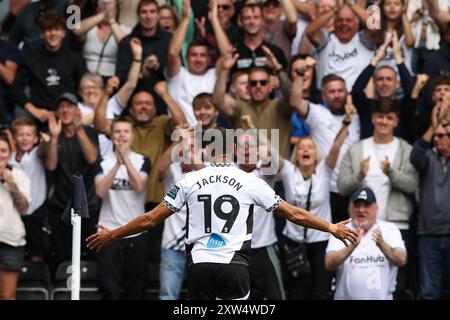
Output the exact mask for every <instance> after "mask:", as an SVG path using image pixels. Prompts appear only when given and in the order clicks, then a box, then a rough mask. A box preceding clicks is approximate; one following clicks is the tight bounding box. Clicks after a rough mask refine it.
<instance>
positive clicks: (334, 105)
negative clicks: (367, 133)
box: [290, 74, 360, 221]
mask: <svg viewBox="0 0 450 320" xmlns="http://www.w3.org/2000/svg"><path fill="white" fill-rule="evenodd" d="M304 78H305V75H304V74H300V75H298V74H297V75H296V76H295V79H294V83H293V85H292V86H293V88H292V95H291V103H290V104H291V106H292V107H294V108H295V110H296V112H297V114H298V115H299V116H300V118H301V119H302V120H304V121H305V123H306V124H307V125H308V126H309V130H310V135H311V137H312V139H313V140H314V142H315V143H316V144H317V148H318V149H319V152H320V155H321V156H322V157H324V158H325V157H327V156H328V154H329V152H330V149H331V146H332V145H333V142H334V139H335V137H336V135H337V133H338V132H339V130H340V129H341V127H342V122H343V121H344V118H345V114H346V113H348V114H349V116H350V119H351V121H350V123H348V124H349V127H348V136H347V138H346V139H345V141H344V143H343V144H342V146H341V150H340V152H339V157H338V159H337V163H336V166H335V167H334V170H333V174H332V176H331V180H330V205H331V214H332V219H333V221H341V220H344V219H347V218H348V215H347V208H348V197H342V196H341V195H339V190H338V188H337V179H338V176H339V167H340V164H341V162H342V158H343V157H344V154H345V153H346V152H347V150H348V149H349V148H350V146H351V145H353V144H354V143H356V142H358V141H359V136H360V124H359V116H358V114H356V108H355V106H354V105H353V102H352V99H351V95H350V94H349V93H348V91H347V89H346V87H345V80H344V79H343V78H341V77H339V76H337V75H335V74H329V75H327V76H325V77H324V78H323V80H322V98H323V100H324V105H319V104H314V103H311V102H309V101H308V100H306V99H303V83H304Z"/></svg>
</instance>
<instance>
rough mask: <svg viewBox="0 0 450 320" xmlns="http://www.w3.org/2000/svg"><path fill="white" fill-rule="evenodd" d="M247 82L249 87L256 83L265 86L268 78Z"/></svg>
mask: <svg viewBox="0 0 450 320" xmlns="http://www.w3.org/2000/svg"><path fill="white" fill-rule="evenodd" d="M248 83H249V84H250V86H251V87H256V86H257V85H258V83H259V84H260V85H261V86H263V87H265V86H267V84H268V83H269V80H249V81H248Z"/></svg>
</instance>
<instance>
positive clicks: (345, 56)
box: [329, 48, 358, 62]
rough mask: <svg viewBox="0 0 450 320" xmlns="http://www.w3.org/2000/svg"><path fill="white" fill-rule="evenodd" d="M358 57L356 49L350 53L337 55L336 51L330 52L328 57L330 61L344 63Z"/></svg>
mask: <svg viewBox="0 0 450 320" xmlns="http://www.w3.org/2000/svg"><path fill="white" fill-rule="evenodd" d="M357 55H358V50H356V48H354V49H353V50H352V51H350V52H345V53H344V54H339V53H337V52H336V51H334V50H333V51H332V52H331V53H330V55H329V58H330V59H331V60H334V61H336V62H338V61H345V60H348V59H351V58H354V57H356V56H357Z"/></svg>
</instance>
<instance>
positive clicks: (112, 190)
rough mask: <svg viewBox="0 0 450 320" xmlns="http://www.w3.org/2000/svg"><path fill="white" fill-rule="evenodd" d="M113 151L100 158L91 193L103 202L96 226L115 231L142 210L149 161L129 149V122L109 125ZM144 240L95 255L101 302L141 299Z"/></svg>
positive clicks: (140, 237) (131, 136)
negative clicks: (122, 296) (101, 295)
mask: <svg viewBox="0 0 450 320" xmlns="http://www.w3.org/2000/svg"><path fill="white" fill-rule="evenodd" d="M111 139H112V140H113V142H114V152H110V153H108V154H107V155H105V157H104V158H103V159H102V161H101V162H100V166H99V172H98V173H97V175H96V177H95V192H96V194H97V196H99V197H100V198H102V199H103V201H102V206H101V209H100V217H99V223H101V224H103V225H106V226H108V227H110V228H115V227H116V228H117V227H118V226H120V225H123V224H126V223H127V222H129V221H130V220H132V219H134V218H136V217H137V216H138V215H139V214H140V213H141V212H143V211H144V208H145V187H146V183H147V179H148V175H149V173H150V160H149V159H148V158H147V157H146V156H144V155H142V154H139V153H136V152H133V151H132V150H131V144H132V143H133V139H134V132H133V122H132V120H131V119H128V118H120V117H119V118H115V119H114V120H113V121H112V124H111ZM146 249H147V246H146V237H145V236H144V234H142V233H139V234H137V235H132V236H128V237H126V238H123V239H120V240H119V241H117V242H116V243H115V244H114V245H112V246H110V247H108V248H107V250H104V251H102V252H100V253H99V254H98V265H99V275H100V277H99V281H100V284H101V288H102V291H103V299H108V300H109V299H114V300H117V299H120V298H121V291H122V288H123V289H124V291H125V292H124V298H125V299H127V300H129V299H133V300H134V299H143V297H144V283H145V274H146V266H147V259H146V257H147V255H146Z"/></svg>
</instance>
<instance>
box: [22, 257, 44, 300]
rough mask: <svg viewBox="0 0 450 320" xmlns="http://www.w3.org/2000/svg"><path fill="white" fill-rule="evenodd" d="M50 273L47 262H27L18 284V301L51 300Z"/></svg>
mask: <svg viewBox="0 0 450 320" xmlns="http://www.w3.org/2000/svg"><path fill="white" fill-rule="evenodd" d="M50 286H51V282H50V271H49V268H48V266H47V264H46V263H45V262H32V261H25V262H24V265H23V266H22V269H21V271H20V276H19V282H18V284H17V290H16V299H17V300H49V298H50Z"/></svg>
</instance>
